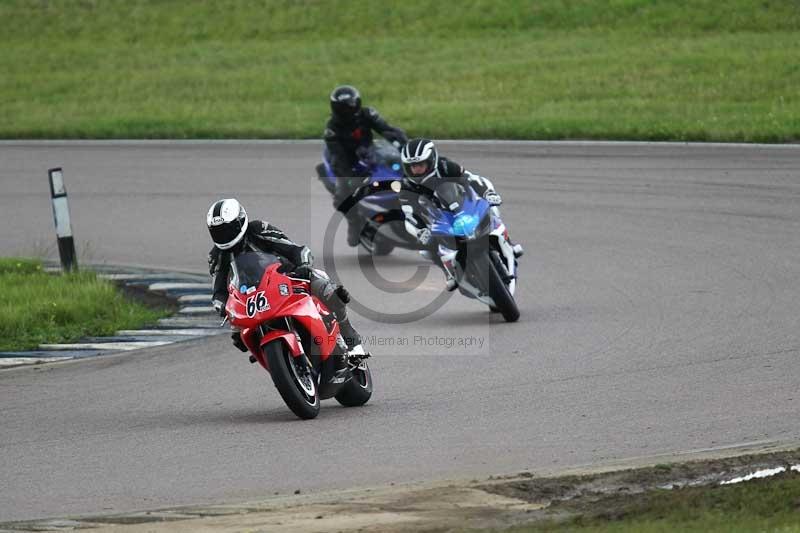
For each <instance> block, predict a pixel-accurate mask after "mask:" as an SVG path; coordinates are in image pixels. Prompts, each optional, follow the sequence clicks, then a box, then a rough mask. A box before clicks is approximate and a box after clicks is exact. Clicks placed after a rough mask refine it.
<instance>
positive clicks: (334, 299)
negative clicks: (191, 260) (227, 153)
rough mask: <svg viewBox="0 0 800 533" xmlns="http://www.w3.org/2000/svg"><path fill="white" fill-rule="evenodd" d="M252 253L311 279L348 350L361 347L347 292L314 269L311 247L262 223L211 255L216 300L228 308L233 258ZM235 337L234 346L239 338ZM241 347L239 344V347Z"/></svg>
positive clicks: (215, 249) (313, 289)
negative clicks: (278, 260) (271, 258)
mask: <svg viewBox="0 0 800 533" xmlns="http://www.w3.org/2000/svg"><path fill="white" fill-rule="evenodd" d="M250 251H256V252H258V251H261V252H268V253H271V254H274V255H277V256H279V257H281V258H283V259H285V260H286V268H287V271H290V272H294V275H296V276H297V277H304V278H308V279H309V281H310V282H311V283H310V289H311V293H312V294H313V295H314V296H316V297H317V298H319V299H320V300H321V301H322V302H323V303H324V304H325V305H326V306H327V307H328V308H329V309H330V310H331V311H333V313H334V314H335V315H336V319H337V320H338V322H339V328H340V330H341V333H342V337H344V339H345V342H346V343H347V346H348V348H352V347H353V346H355V345H357V344H360V343H361V339H360V337H359V335H358V333H357V332H356V331H355V329H353V326H352V325H351V324H350V320H349V319H348V318H347V307H346V305H345V304H346V303H347V302H348V301H349V297H348V295H347V291H344V290H343V289H341V288H338V287H337V286H336V285H335V284H334V283H333V282H332V281H331V280H330V278H328V276H327V275H326V274H325V272H323V271H322V270H318V269H314V268H312V266H311V265H312V262H313V260H314V257H313V256H312V255H311V250H310V249H309V248H308V247H307V246H302V245H299V244H296V243H294V242H292V241H291V240H290V239H289V237H287V236H286V234H285V233H284V232H283V231H281V230H280V229H278V228H277V227H275V226H273V225H272V224H268V223H266V222H263V221H261V220H253V221H251V222H250V223H249V224H248V225H247V231H246V233H245V234H244V238H243V239H242V242H240V243H239V244H237V245H236V247H234V248H233V249H231V250H220V249H219V248H217V247H216V246H214V247H213V248H212V249H211V251H210V252H209V254H208V265H209V272H210V274H211V276H212V277H213V280H214V293H213V294H214V295H213V299H214V300H218V301H219V302H221V303H222V305H223V306H224V305H225V302H227V300H228V276H229V274H230V269H231V257H232V256H233V255H234V254H239V253H242V252H250ZM235 335H236V334H234V344H236V338H235ZM237 346H238V344H237Z"/></svg>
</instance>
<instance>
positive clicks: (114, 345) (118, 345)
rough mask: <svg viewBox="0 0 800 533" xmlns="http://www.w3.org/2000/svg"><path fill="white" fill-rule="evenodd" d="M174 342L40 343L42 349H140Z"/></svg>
mask: <svg viewBox="0 0 800 533" xmlns="http://www.w3.org/2000/svg"><path fill="white" fill-rule="evenodd" d="M166 344H172V343H171V342H167V341H132V342H87V343H71V344H40V345H39V349H40V350H53V351H60V350H109V351H111V350H120V351H125V350H138V349H139V348H152V347H154V346H164V345H166Z"/></svg>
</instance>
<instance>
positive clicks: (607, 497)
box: [476, 450, 800, 522]
mask: <svg viewBox="0 0 800 533" xmlns="http://www.w3.org/2000/svg"><path fill="white" fill-rule="evenodd" d="M798 464H800V450H794V451H787V452H776V453H767V454H756V455H742V456H737V457H726V458H720V459H710V460H703V461H690V462H686V463H662V464H656V465H654V466H649V467H644V468H635V469H628V470H620V471H615V472H607V473H600V474H587V475H574V476H562V477H555V478H547V477H542V478H533V477H532V476H530V475H529V474H523V475H522V476H523V478H527V477H528V476H530V478H529V479H516V480H508V481H503V480H492V482H491V483H488V484H483V485H479V486H477V487H476V488H479V489H481V490H484V491H486V492H489V493H493V494H498V495H502V496H505V497H508V498H515V499H518V500H522V501H526V502H529V503H535V504H539V505H540V506H541V507H540V510H539V511H537V512H535V513H533V514H531V516H529V517H528V518H529V521H531V522H535V521H538V520H552V519H562V518H564V517H569V516H579V515H587V516H592V517H601V518H606V519H609V520H616V519H619V518H620V517H621V516H623V515H624V514H625V512H626V511H625V509H626V507H628V506H629V505H630V504H631V503H632V501H633V500H634V499H635V497H636V496H638V495H646V494H648V493H651V492H652V491H654V490H658V489H660V490H668V489H681V488H684V487H698V486H708V485H719V484H720V483H721V482H723V481H728V480H731V479H734V478H738V477H742V476H746V475H748V474H751V473H753V472H756V471H759V470H767V469H772V468H777V467H784V468H786V470H787V471H788V470H789V469H790V468H791V467H792V466H794V465H798Z"/></svg>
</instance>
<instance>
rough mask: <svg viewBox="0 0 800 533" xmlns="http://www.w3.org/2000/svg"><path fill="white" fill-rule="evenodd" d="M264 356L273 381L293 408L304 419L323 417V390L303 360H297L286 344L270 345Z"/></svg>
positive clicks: (275, 343)
mask: <svg viewBox="0 0 800 533" xmlns="http://www.w3.org/2000/svg"><path fill="white" fill-rule="evenodd" d="M264 355H265V357H266V359H267V363H268V364H269V371H270V375H271V376H272V382H273V383H274V384H275V388H276V389H278V393H279V394H280V395H281V398H283V401H284V402H285V403H286V405H287V406H288V407H289V409H291V410H292V412H293V413H294V414H296V415H297V416H299V417H300V418H303V419H306V420H308V419H311V418H315V417H316V416H317V415H318V414H319V389H318V388H317V383H316V381H315V380H314V376H313V374H312V373H311V371H310V369H309V368H306V366H305V365H304V364H303V362H302V359H299V358H297V357H293V356H292V354H291V353H289V350H288V348H287V347H286V345H285V344H284V343H283V342H282V341H274V342H270V343H269V344H267V345H266V346H265V347H264Z"/></svg>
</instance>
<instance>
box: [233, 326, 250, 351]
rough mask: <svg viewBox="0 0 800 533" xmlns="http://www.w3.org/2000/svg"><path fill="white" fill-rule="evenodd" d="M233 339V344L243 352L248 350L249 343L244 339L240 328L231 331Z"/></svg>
mask: <svg viewBox="0 0 800 533" xmlns="http://www.w3.org/2000/svg"><path fill="white" fill-rule="evenodd" d="M231 341H233V345H234V346H236V347H237V348H239V350H241V351H243V352H246V351H248V348H247V345H246V344H245V343H244V341H243V340H242V334H241V333H240V332H239V331H238V330H237V331H234V332H233V333H231Z"/></svg>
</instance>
